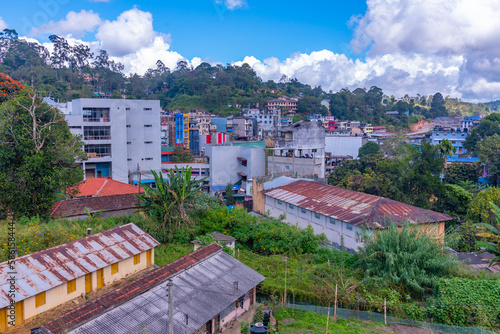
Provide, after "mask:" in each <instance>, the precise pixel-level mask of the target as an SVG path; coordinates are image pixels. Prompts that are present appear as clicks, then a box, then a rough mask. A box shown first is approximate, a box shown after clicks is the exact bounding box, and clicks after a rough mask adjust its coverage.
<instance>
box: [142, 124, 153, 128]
mask: <svg viewBox="0 0 500 334" xmlns="http://www.w3.org/2000/svg"><path fill="white" fill-rule="evenodd" d="M144 127H145V128H152V127H153V126H152V125H151V124H144Z"/></svg>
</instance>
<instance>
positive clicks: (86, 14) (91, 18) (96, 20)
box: [30, 10, 101, 37]
mask: <svg viewBox="0 0 500 334" xmlns="http://www.w3.org/2000/svg"><path fill="white" fill-rule="evenodd" d="M100 23H101V18H100V17H99V14H97V13H94V12H93V11H91V10H90V11H86V10H82V11H80V12H79V13H76V12H73V11H71V12H69V13H68V14H67V15H66V18H65V19H62V20H60V21H57V22H54V21H50V22H49V23H47V24H44V25H42V26H41V27H35V28H33V29H31V31H30V35H32V36H40V35H42V34H56V35H62V36H66V35H72V36H75V37H82V36H83V35H84V34H85V32H90V31H94V30H95V28H96V27H97V26H98V25H99V24H100Z"/></svg>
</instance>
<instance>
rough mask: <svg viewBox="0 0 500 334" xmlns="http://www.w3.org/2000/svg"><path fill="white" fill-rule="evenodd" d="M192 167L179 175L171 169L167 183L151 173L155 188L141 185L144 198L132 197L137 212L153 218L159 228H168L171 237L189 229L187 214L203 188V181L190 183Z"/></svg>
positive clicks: (161, 175) (178, 172)
mask: <svg viewBox="0 0 500 334" xmlns="http://www.w3.org/2000/svg"><path fill="white" fill-rule="evenodd" d="M191 169H192V168H191V167H187V168H186V169H185V170H184V171H182V172H181V171H180V170H179V169H178V168H177V166H176V168H175V171H174V170H173V169H171V170H170V171H169V172H168V174H167V179H164V178H163V174H162V173H161V172H160V173H156V172H155V171H151V172H152V174H153V176H154V178H155V184H156V187H155V188H153V187H150V186H148V185H141V186H142V187H143V188H144V194H140V195H135V196H136V197H137V198H138V199H139V204H137V206H138V207H139V208H140V209H139V210H138V211H140V212H144V213H145V214H147V215H149V216H151V217H153V218H155V219H156V220H157V221H158V222H159V223H160V226H161V227H166V226H167V225H168V226H169V229H170V233H172V232H173V230H174V229H178V228H180V227H182V226H183V225H184V226H189V225H190V224H191V223H192V221H191V218H190V217H189V215H188V214H187V211H188V209H189V208H193V207H194V199H195V197H196V195H197V194H198V193H199V192H200V191H201V189H202V187H203V181H204V180H205V179H206V178H202V179H199V180H193V179H191Z"/></svg>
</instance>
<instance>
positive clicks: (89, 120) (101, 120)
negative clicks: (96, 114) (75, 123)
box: [83, 117, 109, 122]
mask: <svg viewBox="0 0 500 334" xmlns="http://www.w3.org/2000/svg"><path fill="white" fill-rule="evenodd" d="M83 121H84V122H109V117H100V118H91V117H83Z"/></svg>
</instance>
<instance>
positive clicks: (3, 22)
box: [0, 16, 8, 30]
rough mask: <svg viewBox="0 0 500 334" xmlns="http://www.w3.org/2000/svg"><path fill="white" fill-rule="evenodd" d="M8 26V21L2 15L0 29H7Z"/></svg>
mask: <svg viewBox="0 0 500 334" xmlns="http://www.w3.org/2000/svg"><path fill="white" fill-rule="evenodd" d="M7 27H8V26H7V23H5V21H4V20H3V19H2V17H1V16H0V30H4V29H6V28H7Z"/></svg>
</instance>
